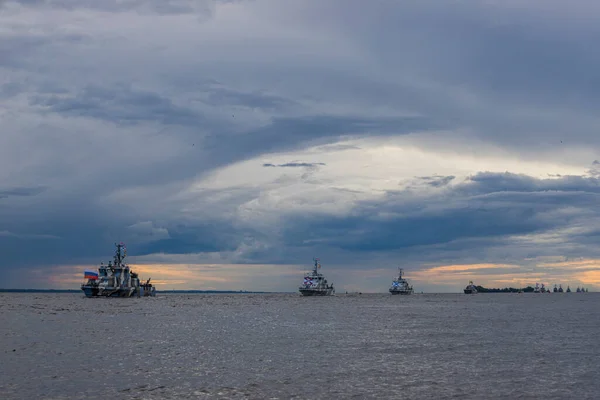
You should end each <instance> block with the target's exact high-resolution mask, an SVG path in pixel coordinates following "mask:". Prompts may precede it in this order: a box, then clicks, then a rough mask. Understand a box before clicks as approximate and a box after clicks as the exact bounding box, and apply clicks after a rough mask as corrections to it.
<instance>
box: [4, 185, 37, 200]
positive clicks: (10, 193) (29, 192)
mask: <svg viewBox="0 0 600 400" xmlns="http://www.w3.org/2000/svg"><path fill="white" fill-rule="evenodd" d="M46 189H47V188H46V187H43V186H38V187H13V188H8V189H6V188H2V187H0V199H2V198H7V197H28V196H36V195H38V194H40V193H42V192H44V191H45V190H46Z"/></svg>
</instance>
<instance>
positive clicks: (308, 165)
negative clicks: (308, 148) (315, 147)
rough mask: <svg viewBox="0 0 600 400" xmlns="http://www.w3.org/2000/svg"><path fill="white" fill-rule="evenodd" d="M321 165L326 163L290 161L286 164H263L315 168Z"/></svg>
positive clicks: (264, 165)
mask: <svg viewBox="0 0 600 400" xmlns="http://www.w3.org/2000/svg"><path fill="white" fill-rule="evenodd" d="M321 165H325V163H306V162H289V163H285V164H271V163H266V164H263V167H282V168H289V167H291V168H314V167H318V166H321Z"/></svg>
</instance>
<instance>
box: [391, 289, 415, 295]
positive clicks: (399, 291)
mask: <svg viewBox="0 0 600 400" xmlns="http://www.w3.org/2000/svg"><path fill="white" fill-rule="evenodd" d="M390 293H391V294H403V295H407V294H413V291H412V290H393V289H390Z"/></svg>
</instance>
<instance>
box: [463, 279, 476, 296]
mask: <svg viewBox="0 0 600 400" xmlns="http://www.w3.org/2000/svg"><path fill="white" fill-rule="evenodd" d="M464 292H465V294H475V293H477V288H476V287H475V285H473V281H469V284H468V285H467V287H466V288H465V289H464Z"/></svg>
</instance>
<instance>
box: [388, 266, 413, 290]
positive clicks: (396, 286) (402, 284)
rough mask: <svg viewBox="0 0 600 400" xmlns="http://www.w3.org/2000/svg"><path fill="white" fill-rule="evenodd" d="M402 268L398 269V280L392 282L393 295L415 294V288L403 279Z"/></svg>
mask: <svg viewBox="0 0 600 400" xmlns="http://www.w3.org/2000/svg"><path fill="white" fill-rule="evenodd" d="M402 272H403V270H402V268H398V279H395V280H394V281H393V282H392V286H391V287H390V293H391V294H413V288H412V286H411V285H409V284H408V281H407V280H406V279H404V278H403V277H402Z"/></svg>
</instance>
